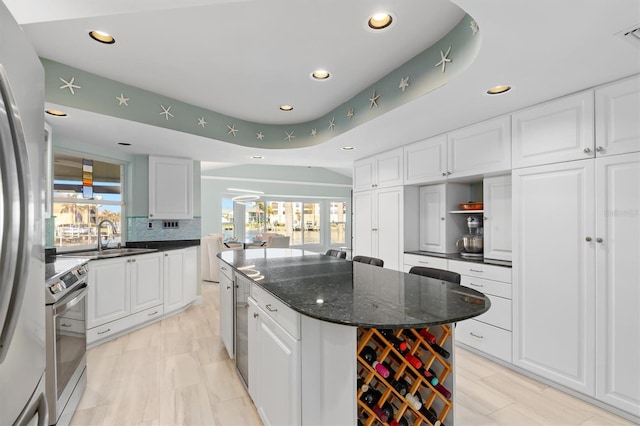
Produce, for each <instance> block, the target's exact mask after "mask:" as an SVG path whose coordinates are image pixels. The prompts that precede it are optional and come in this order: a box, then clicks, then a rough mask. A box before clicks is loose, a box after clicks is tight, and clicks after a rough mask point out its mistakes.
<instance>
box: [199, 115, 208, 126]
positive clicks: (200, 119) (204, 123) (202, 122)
mask: <svg viewBox="0 0 640 426" xmlns="http://www.w3.org/2000/svg"><path fill="white" fill-rule="evenodd" d="M206 125H207V122H206V121H204V117H200V118H198V126H201V127H202V128H203V129H204V126H206Z"/></svg>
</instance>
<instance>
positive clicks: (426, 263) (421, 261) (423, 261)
mask: <svg viewBox="0 0 640 426" xmlns="http://www.w3.org/2000/svg"><path fill="white" fill-rule="evenodd" d="M418 263H424V264H425V265H428V264H429V262H427V261H426V260H418Z"/></svg>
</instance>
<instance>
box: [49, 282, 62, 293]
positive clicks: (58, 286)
mask: <svg viewBox="0 0 640 426" xmlns="http://www.w3.org/2000/svg"><path fill="white" fill-rule="evenodd" d="M65 288H66V286H65V285H64V283H63V282H62V281H58V282H57V283H55V284H51V285H50V286H49V291H50V292H51V293H53V294H56V293H60V292H61V291H62V290H64V289H65Z"/></svg>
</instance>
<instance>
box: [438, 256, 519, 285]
mask: <svg viewBox="0 0 640 426" xmlns="http://www.w3.org/2000/svg"><path fill="white" fill-rule="evenodd" d="M449 270H450V271H454V272H457V273H459V274H460V275H468V276H471V277H478V278H487V279H489V280H494V281H502V282H505V283H510V282H511V268H508V267H504V266H494V265H486V264H484V263H474V262H463V261H460V260H449Z"/></svg>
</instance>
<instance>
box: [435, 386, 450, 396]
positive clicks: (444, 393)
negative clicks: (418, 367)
mask: <svg viewBox="0 0 640 426" xmlns="http://www.w3.org/2000/svg"><path fill="white" fill-rule="evenodd" d="M434 387H435V388H436V390H437V391H438V392H440V393H441V394H442V396H444V397H445V398H447V399H451V392H449V389H447V388H445V387H444V386H442V383H438V384H437V385H435V386H434Z"/></svg>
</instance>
